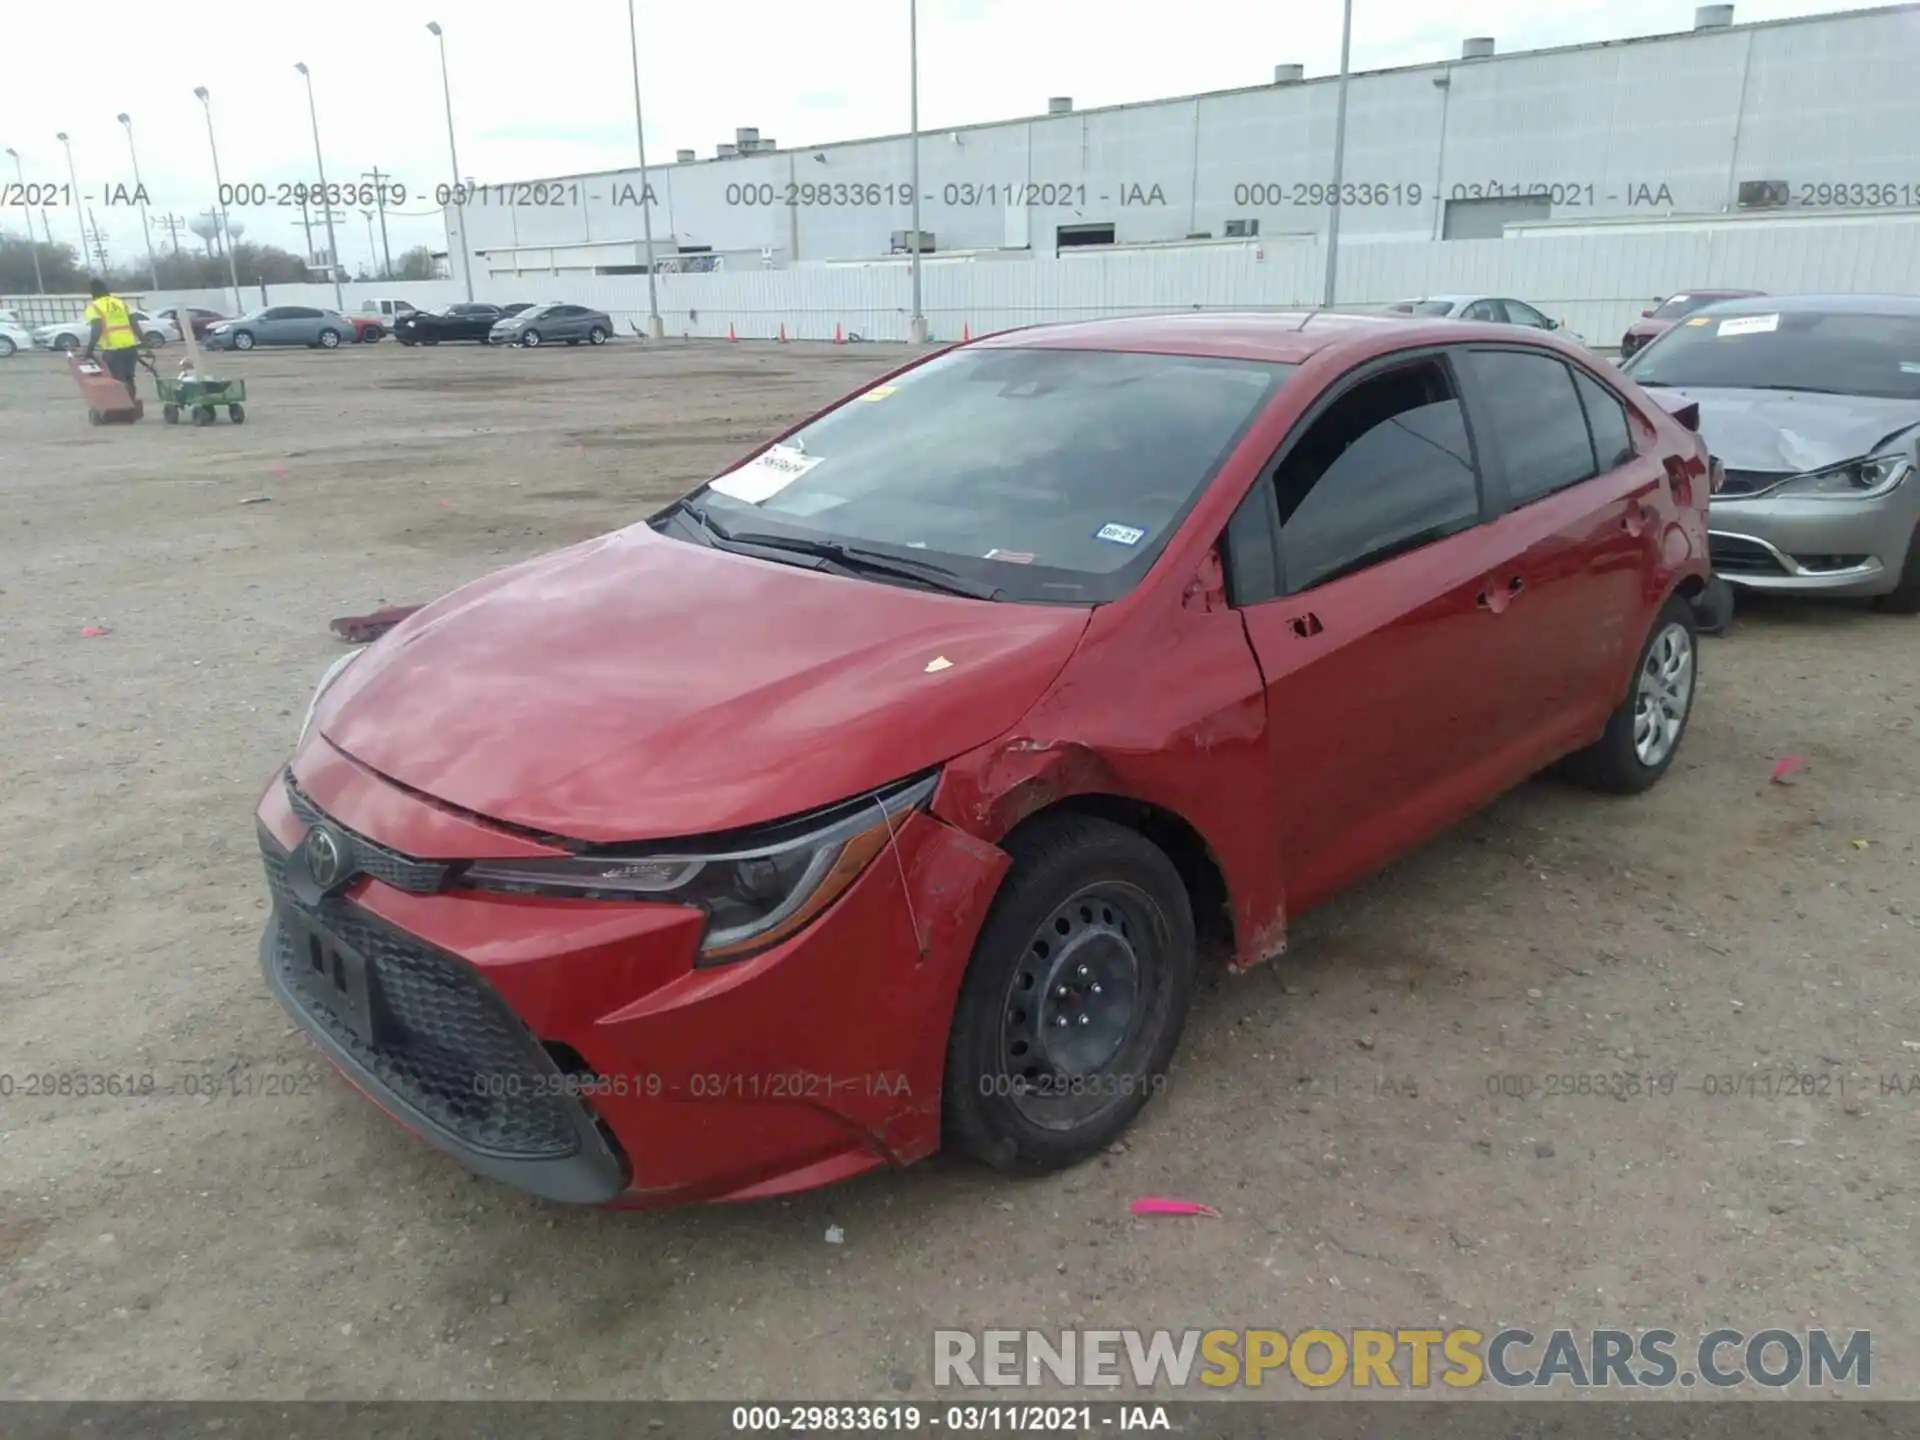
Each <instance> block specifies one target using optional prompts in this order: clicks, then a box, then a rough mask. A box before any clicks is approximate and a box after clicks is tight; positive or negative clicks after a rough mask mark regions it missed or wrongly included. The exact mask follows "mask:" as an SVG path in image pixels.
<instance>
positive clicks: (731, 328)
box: [727, 320, 740, 345]
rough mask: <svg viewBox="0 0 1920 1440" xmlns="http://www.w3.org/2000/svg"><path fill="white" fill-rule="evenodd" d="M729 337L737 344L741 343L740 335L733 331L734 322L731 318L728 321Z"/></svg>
mask: <svg viewBox="0 0 1920 1440" xmlns="http://www.w3.org/2000/svg"><path fill="white" fill-rule="evenodd" d="M727 339H729V340H731V341H733V343H734V344H736V345H737V344H739V343H740V337H739V336H738V335H736V334H734V333H733V322H732V321H731V320H729V321H728V322H727Z"/></svg>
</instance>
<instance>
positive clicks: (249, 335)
mask: <svg viewBox="0 0 1920 1440" xmlns="http://www.w3.org/2000/svg"><path fill="white" fill-rule="evenodd" d="M233 348H234V349H236V350H251V349H252V348H253V332H252V331H250V330H238V331H235V332H234V336H233Z"/></svg>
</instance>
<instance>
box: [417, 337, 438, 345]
mask: <svg viewBox="0 0 1920 1440" xmlns="http://www.w3.org/2000/svg"><path fill="white" fill-rule="evenodd" d="M420 343H421V344H422V345H438V344H439V343H440V337H439V336H438V335H422V336H421V337H420Z"/></svg>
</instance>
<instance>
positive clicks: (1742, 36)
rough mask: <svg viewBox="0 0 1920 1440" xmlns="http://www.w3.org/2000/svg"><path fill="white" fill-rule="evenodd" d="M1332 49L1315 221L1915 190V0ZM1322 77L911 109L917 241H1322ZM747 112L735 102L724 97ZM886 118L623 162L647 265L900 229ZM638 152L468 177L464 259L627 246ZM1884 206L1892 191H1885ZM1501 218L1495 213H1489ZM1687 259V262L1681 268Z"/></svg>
mask: <svg viewBox="0 0 1920 1440" xmlns="http://www.w3.org/2000/svg"><path fill="white" fill-rule="evenodd" d="M1732 22H1733V6H1731V5H1709V6H1704V7H1702V8H1700V9H1699V10H1698V11H1696V12H1695V13H1694V16H1693V28H1692V29H1691V30H1687V31H1682V32H1680V33H1676V34H1669V35H1660V36H1652V37H1647V38H1641V39H1631V40H1620V41H1611V42H1606V43H1601V44H1592V45H1579V46H1569V47H1564V48H1559V49H1551V50H1538V51H1531V52H1526V53H1516V54H1510V55H1502V54H1499V53H1497V47H1496V42H1495V40H1494V39H1492V38H1485V37H1480V38H1470V39H1467V40H1465V41H1464V43H1463V45H1462V47H1461V53H1460V55H1459V57H1458V58H1450V59H1447V60H1445V61H1441V62H1436V63H1433V64H1425V65H1416V66H1407V67H1402V68H1397V69H1391V70H1383V71H1375V72H1369V73H1362V74H1356V75H1354V76H1353V77H1352V79H1351V82H1350V85H1349V91H1348V115H1347V140H1346V156H1345V181H1346V184H1345V185H1344V186H1343V188H1342V191H1341V198H1342V202H1343V203H1342V206H1341V216H1340V239H1341V248H1342V251H1343V252H1345V251H1347V250H1348V249H1349V247H1362V246H1367V245H1372V244H1379V243H1381V242H1408V241H1415V242H1444V241H1448V240H1474V239H1489V238H1498V237H1501V236H1503V235H1507V236H1515V235H1525V234H1526V233H1528V232H1529V231H1535V230H1538V231H1539V232H1541V233H1547V232H1553V233H1560V234H1565V233H1567V230H1568V229H1569V228H1572V229H1576V230H1583V231H1584V230H1587V229H1588V228H1589V227H1592V228H1593V229H1594V230H1597V231H1607V230H1614V229H1617V228H1621V227H1632V226H1634V225H1635V222H1638V223H1639V224H1641V225H1647V224H1651V225H1655V226H1658V227H1662V228H1665V227H1671V226H1676V225H1678V226H1685V225H1688V224H1699V223H1701V221H1702V217H1727V216H1735V215H1737V216H1740V217H1742V218H1743V219H1744V218H1751V219H1753V220H1754V221H1756V222H1758V223H1763V224H1764V223H1768V221H1769V219H1770V217H1777V218H1778V219H1780V220H1781V221H1783V222H1786V221H1790V220H1802V221H1807V220H1813V219H1815V217H1814V216H1813V215H1811V214H1809V213H1808V212H1815V211H1817V212H1820V215H1819V219H1820V221H1822V222H1824V221H1826V220H1828V219H1832V220H1836V221H1838V220H1842V219H1845V220H1849V221H1866V220H1874V219H1878V220H1887V221H1896V220H1898V221H1905V222H1911V221H1912V220H1913V219H1914V218H1915V217H1914V215H1913V212H1915V211H1916V210H1920V86H1917V85H1916V84H1915V83H1914V77H1915V75H1916V73H1920V63H1917V62H1920V6H1912V5H1909V6H1896V7H1888V8H1882V9H1872V10H1859V11H1852V12H1847V13H1844V14H1837V15H1828V16H1819V17H1812V18H1806V19H1795V20H1783V21H1774V22H1768V23H1764V24H1758V25H1735V24H1734V23H1732ZM1337 92H1338V84H1337V80H1336V79H1335V78H1334V77H1327V78H1316V79H1313V80H1307V79H1304V78H1303V77H1302V74H1301V70H1300V67H1299V66H1297V65H1287V64H1278V65H1276V66H1275V68H1274V72H1273V77H1272V80H1271V82H1270V83H1267V84H1262V85H1258V86H1254V87H1250V88H1246V89H1239V90H1227V91H1219V92H1215V93H1211V94H1205V95H1196V96H1188V97H1184V98H1181V99H1175V100H1159V101H1151V102H1145V103H1140V104H1129V105H1119V106H1113V107H1109V108H1104V109H1095V110H1084V111H1083V110H1075V109H1074V108H1073V104H1072V101H1071V100H1070V99H1065V98H1061V99H1055V100H1053V101H1051V102H1049V107H1048V113H1047V114H1045V115H1040V116H1035V117H1032V118H1028V119H1021V120H1010V121H1003V122H996V123H993V124H984V125H972V126H963V127H960V128H957V129H951V130H939V131H932V130H929V131H924V132H922V134H921V136H920V187H919V188H920V192H921V207H920V208H921V248H922V249H923V251H928V252H931V253H933V254H935V255H939V256H950V255H955V254H956V252H963V253H971V254H973V255H975V256H978V257H980V258H987V257H988V256H995V257H996V258H998V257H999V256H1004V257H1005V258H1016V257H1017V258H1021V259H1027V258H1032V259H1051V258H1053V257H1055V256H1056V255H1057V254H1059V253H1060V252H1061V251H1064V250H1072V251H1074V252H1076V254H1078V253H1084V250H1085V247H1114V248H1121V249H1124V248H1126V247H1137V246H1158V245H1165V244H1169V243H1172V244H1176V245H1187V246H1194V245H1204V244H1206V243H1209V242H1212V243H1221V244H1225V243H1228V242H1230V241H1231V242H1233V243H1237V244H1241V245H1244V244H1245V243H1246V241H1247V239H1248V238H1249V237H1258V240H1259V242H1260V243H1262V244H1266V243H1268V242H1269V241H1281V242H1283V243H1284V242H1285V241H1287V240H1293V241H1295V242H1296V243H1298V242H1305V243H1320V244H1324V241H1325V236H1326V232H1327V228H1328V219H1329V213H1330V212H1329V207H1328V204H1327V201H1328V199H1329V198H1330V197H1329V195H1328V193H1327V182H1328V181H1329V180H1330V179H1331V177H1332V174H1333V164H1334V160H1333V151H1334V130H1335V112H1336V96H1337ZM743 118H746V117H743ZM910 143H911V142H910V140H909V138H908V137H907V136H904V135H894V136H886V137H882V138H877V139H869V140H852V141H845V142H839V143H834V144H825V145H816V146H804V147H799V148H792V149H785V148H781V147H780V146H779V145H778V144H777V142H776V141H775V140H773V139H771V138H766V137H762V136H760V135H759V133H758V132H757V131H754V130H751V129H742V130H740V131H738V132H737V134H736V135H735V137H734V138H733V139H732V140H731V141H729V142H728V143H726V144H724V145H720V146H718V147H717V148H716V153H715V154H714V155H713V156H710V157H704V158H703V157H698V156H696V155H695V153H694V152H692V151H684V150H683V151H681V152H680V153H679V155H678V157H677V159H676V161H675V163H672V164H656V165H652V166H650V167H649V170H648V179H649V180H650V181H651V186H652V189H651V196H652V206H651V223H652V228H653V237H654V253H655V256H656V263H657V266H658V268H659V269H660V270H661V271H663V272H669V273H670V272H674V271H680V272H686V271H702V270H708V269H713V268H720V269H724V270H728V271H732V270H738V269H740V268H743V267H746V268H759V267H767V268H785V267H790V266H794V265H812V264H819V263H822V262H826V263H832V262H857V261H871V260H873V259H874V258H876V257H885V256H888V255H897V254H899V253H900V252H901V251H902V250H904V249H906V248H908V247H907V242H908V240H909V236H910V229H911V224H912V221H911V218H910V217H911V193H910V190H909V188H908V176H909V174H910ZM645 193H647V192H646V191H645V189H644V187H643V186H642V183H641V175H640V173H639V171H638V169H637V168H635V169H632V170H625V171H614V172H605V173H598V174H590V175H574V176H562V177H556V178H553V179H549V180H545V181H537V182H523V183H515V184H504V185H493V184H487V185H483V186H481V187H480V188H478V189H477V190H476V191H475V192H473V193H472V194H471V195H470V196H468V197H467V199H466V203H464V204H463V205H461V206H457V207H456V206H449V207H448V210H447V224H448V235H449V245H448V250H449V257H450V261H451V263H452V264H453V266H454V267H455V275H456V278H458V277H459V273H460V272H459V267H460V266H462V265H470V266H471V267H472V275H473V278H474V280H475V281H478V282H482V283H486V284H487V288H488V289H489V290H492V289H494V288H496V287H495V285H494V284H492V283H487V282H505V283H509V284H510V283H511V277H518V276H529V277H531V276H540V275H551V276H568V277H576V278H585V277H587V276H592V275H633V274H637V273H643V272H644V267H645V261H646V249H645V246H644V244H643V241H642V234H643V224H642V221H643V215H642V208H641V199H642V196H643V194H645ZM1900 212H1907V213H1906V214H1904V215H1902V214H1901V213H1900ZM1509 227H1515V228H1509ZM1695 283H1705V282H1704V281H1701V280H1698V279H1696V282H1695Z"/></svg>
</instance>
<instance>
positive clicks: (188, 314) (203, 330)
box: [154, 305, 227, 340]
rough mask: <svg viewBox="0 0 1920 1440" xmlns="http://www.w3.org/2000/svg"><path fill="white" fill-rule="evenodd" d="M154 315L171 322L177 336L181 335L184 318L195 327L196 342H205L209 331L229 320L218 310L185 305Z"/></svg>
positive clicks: (194, 336) (157, 311)
mask: <svg viewBox="0 0 1920 1440" xmlns="http://www.w3.org/2000/svg"><path fill="white" fill-rule="evenodd" d="M154 314H156V315H158V316H159V317H160V318H161V319H163V320H166V321H168V322H170V323H171V324H172V326H173V329H174V333H175V334H176V335H178V334H179V333H180V322H181V319H182V317H183V316H184V317H185V318H186V320H187V323H188V324H190V325H192V326H193V338H194V339H196V340H205V339H206V338H207V332H208V331H209V330H211V329H213V327H214V326H216V325H218V324H220V323H221V322H222V321H223V320H225V319H227V317H226V316H225V315H222V314H221V313H220V312H219V311H218V310H206V309H202V308H201V307H200V306H198V305H185V306H181V307H179V308H178V309H171V310H156V311H154Z"/></svg>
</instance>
